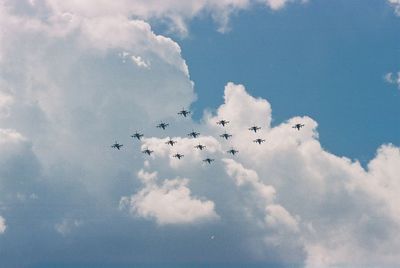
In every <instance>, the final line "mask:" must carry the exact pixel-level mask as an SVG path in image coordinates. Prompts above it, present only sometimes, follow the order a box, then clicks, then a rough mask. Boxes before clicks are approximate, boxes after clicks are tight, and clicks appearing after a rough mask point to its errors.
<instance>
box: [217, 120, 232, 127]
mask: <svg viewBox="0 0 400 268" xmlns="http://www.w3.org/2000/svg"><path fill="white" fill-rule="evenodd" d="M228 123H229V121H226V120H224V119H222V120H219V121H218V122H217V125H222V126H223V127H224V126H226V125H227V124H228Z"/></svg>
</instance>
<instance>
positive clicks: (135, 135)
mask: <svg viewBox="0 0 400 268" xmlns="http://www.w3.org/2000/svg"><path fill="white" fill-rule="evenodd" d="M131 137H132V138H136V139H138V140H140V139H141V138H142V137H143V134H141V133H138V132H137V131H136V132H135V134H133V135H131Z"/></svg>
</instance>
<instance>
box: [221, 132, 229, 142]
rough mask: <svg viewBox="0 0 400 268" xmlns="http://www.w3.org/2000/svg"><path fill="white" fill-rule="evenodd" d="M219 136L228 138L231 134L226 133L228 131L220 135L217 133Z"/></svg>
mask: <svg viewBox="0 0 400 268" xmlns="http://www.w3.org/2000/svg"><path fill="white" fill-rule="evenodd" d="M219 136H220V137H221V138H224V139H226V140H227V139H229V138H230V137H232V135H231V134H228V133H226V132H225V133H224V134H221V135H219Z"/></svg>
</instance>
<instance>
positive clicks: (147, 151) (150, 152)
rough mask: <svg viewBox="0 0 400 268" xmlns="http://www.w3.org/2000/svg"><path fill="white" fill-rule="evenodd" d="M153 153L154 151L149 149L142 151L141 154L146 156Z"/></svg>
mask: <svg viewBox="0 0 400 268" xmlns="http://www.w3.org/2000/svg"><path fill="white" fill-rule="evenodd" d="M153 152H154V151H152V150H150V149H146V150H143V151H142V153H144V154H148V155H151V154H152V153H153Z"/></svg>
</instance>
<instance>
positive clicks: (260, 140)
mask: <svg viewBox="0 0 400 268" xmlns="http://www.w3.org/2000/svg"><path fill="white" fill-rule="evenodd" d="M264 141H265V140H263V139H255V140H254V141H253V142H255V143H258V144H261V143H263V142H264Z"/></svg>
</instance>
